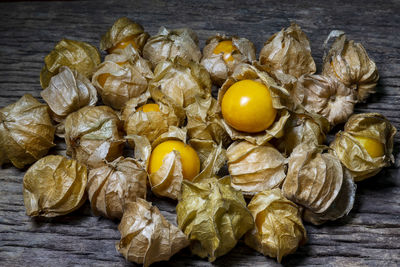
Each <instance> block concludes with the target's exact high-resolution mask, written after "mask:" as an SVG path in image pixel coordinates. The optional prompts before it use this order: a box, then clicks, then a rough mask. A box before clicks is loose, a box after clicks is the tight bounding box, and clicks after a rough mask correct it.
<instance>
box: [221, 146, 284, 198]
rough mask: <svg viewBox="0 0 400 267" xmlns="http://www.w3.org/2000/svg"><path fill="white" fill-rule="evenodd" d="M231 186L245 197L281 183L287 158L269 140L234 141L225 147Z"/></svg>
mask: <svg viewBox="0 0 400 267" xmlns="http://www.w3.org/2000/svg"><path fill="white" fill-rule="evenodd" d="M227 157H228V170H229V174H230V175H231V185H232V187H233V188H235V189H236V190H239V191H242V193H243V194H244V195H245V196H252V195H254V194H256V193H258V192H261V191H264V190H267V189H272V188H277V187H279V186H281V184H282V182H283V180H284V179H285V177H286V173H285V172H286V163H287V160H286V158H285V157H284V156H282V154H281V153H280V152H279V151H278V150H277V149H276V148H274V147H273V146H272V145H270V144H269V143H265V144H264V145H254V144H252V143H249V142H247V141H241V142H235V143H233V144H232V145H231V146H230V147H229V148H228V149H227Z"/></svg>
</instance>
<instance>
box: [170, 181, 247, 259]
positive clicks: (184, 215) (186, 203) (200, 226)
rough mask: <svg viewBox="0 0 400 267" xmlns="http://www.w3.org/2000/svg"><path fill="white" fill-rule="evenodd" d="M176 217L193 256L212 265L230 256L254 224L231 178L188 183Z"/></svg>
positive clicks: (185, 185)
mask: <svg viewBox="0 0 400 267" xmlns="http://www.w3.org/2000/svg"><path fill="white" fill-rule="evenodd" d="M176 214H177V222H178V226H179V228H180V229H182V231H183V232H184V233H185V234H186V235H187V236H188V238H189V240H190V248H191V250H192V253H193V254H195V255H198V256H200V257H202V258H205V257H208V260H209V261H211V262H212V261H214V260H215V259H216V258H217V257H219V256H222V255H224V254H226V253H228V252H229V251H230V250H231V249H232V248H233V247H234V246H235V245H236V243H237V241H238V240H239V239H240V238H241V237H242V236H243V235H244V234H245V233H246V232H247V231H248V230H250V229H251V228H252V227H253V225H254V222H253V217H252V216H251V214H250V212H249V210H248V209H247V208H246V202H245V201H244V198H243V196H242V193H240V192H239V191H236V190H235V189H233V188H232V187H231V186H230V179H229V177H225V178H222V179H216V178H210V179H208V180H205V181H203V182H199V183H191V182H189V181H184V182H183V184H182V195H181V197H180V199H179V203H178V205H177V207H176Z"/></svg>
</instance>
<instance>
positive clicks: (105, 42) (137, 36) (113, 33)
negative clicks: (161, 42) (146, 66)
mask: <svg viewBox="0 0 400 267" xmlns="http://www.w3.org/2000/svg"><path fill="white" fill-rule="evenodd" d="M147 38H149V34H148V33H147V32H144V29H143V27H142V25H140V24H138V23H136V22H134V21H132V20H130V19H128V18H127V17H122V18H119V19H117V20H116V21H115V22H114V24H113V26H112V27H111V28H110V29H109V30H108V31H107V33H106V34H105V35H103V36H102V37H101V42H100V49H101V50H108V49H110V48H113V47H115V46H116V45H117V44H119V43H120V42H122V41H126V40H133V41H134V43H135V44H136V46H137V48H138V49H139V51H142V49H143V46H144V44H145V43H146V41H147Z"/></svg>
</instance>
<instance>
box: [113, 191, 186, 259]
mask: <svg viewBox="0 0 400 267" xmlns="http://www.w3.org/2000/svg"><path fill="white" fill-rule="evenodd" d="M118 230H119V231H120V233H121V240H120V241H119V242H118V243H117V244H116V249H117V250H118V252H119V253H121V254H122V255H123V256H124V257H125V259H127V260H128V261H131V262H135V263H138V264H143V266H145V267H147V266H149V265H151V264H152V263H154V262H158V261H166V260H169V259H170V258H171V257H172V256H173V255H174V254H175V253H177V252H178V251H180V250H181V249H183V248H184V247H186V246H188V245H189V241H188V239H187V237H186V236H185V234H184V233H182V231H181V230H180V229H179V228H178V227H176V226H175V225H173V224H171V223H170V222H168V221H167V220H166V219H165V218H164V216H163V215H162V214H161V213H160V211H159V209H158V208H157V207H156V206H152V205H151V203H149V202H147V201H146V200H144V199H141V198H138V199H137V201H136V202H130V203H127V205H126V207H125V212H124V215H123V217H122V220H121V223H120V224H119V225H118Z"/></svg>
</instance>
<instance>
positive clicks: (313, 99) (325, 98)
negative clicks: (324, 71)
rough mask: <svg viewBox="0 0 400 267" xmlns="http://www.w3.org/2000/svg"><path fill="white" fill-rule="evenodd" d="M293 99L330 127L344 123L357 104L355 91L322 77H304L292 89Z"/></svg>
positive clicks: (336, 81) (335, 80) (337, 81)
mask: <svg viewBox="0 0 400 267" xmlns="http://www.w3.org/2000/svg"><path fill="white" fill-rule="evenodd" d="M292 93H293V99H294V101H295V102H296V103H297V104H300V105H302V106H303V107H304V108H305V109H306V110H307V111H309V112H314V113H317V114H320V115H322V116H324V117H325V118H327V119H328V121H329V122H330V124H331V125H336V124H339V123H344V122H346V121H347V119H348V118H349V117H350V116H351V115H352V114H353V110H354V105H355V104H356V103H357V96H356V94H355V91H354V90H352V89H350V88H348V87H346V86H345V85H344V84H343V83H342V82H340V81H339V80H337V79H331V78H329V77H328V76H322V75H304V76H302V77H301V78H300V79H299V80H298V81H297V82H296V85H295V86H294V88H293V91H292Z"/></svg>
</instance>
